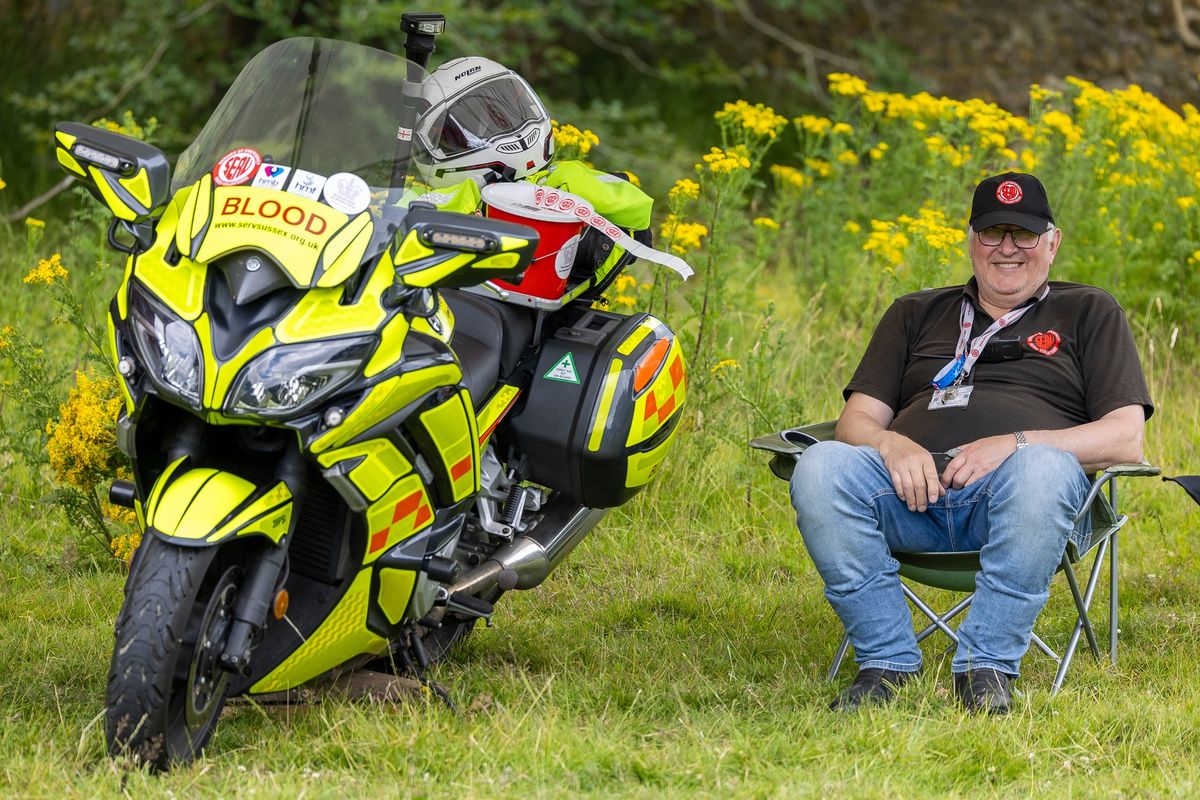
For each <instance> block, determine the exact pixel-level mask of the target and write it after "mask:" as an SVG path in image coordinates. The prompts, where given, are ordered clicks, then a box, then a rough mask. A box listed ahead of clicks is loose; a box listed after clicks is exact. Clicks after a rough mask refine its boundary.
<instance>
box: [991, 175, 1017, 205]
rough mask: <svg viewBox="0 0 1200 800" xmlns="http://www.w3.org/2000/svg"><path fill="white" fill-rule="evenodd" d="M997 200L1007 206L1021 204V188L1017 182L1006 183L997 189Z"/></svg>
mask: <svg viewBox="0 0 1200 800" xmlns="http://www.w3.org/2000/svg"><path fill="white" fill-rule="evenodd" d="M996 199H997V200H999V201H1000V202H1001V203H1004V204H1005V205H1006V206H1011V205H1012V204H1013V203H1019V202H1021V187H1020V186H1018V185H1017V182H1016V181H1005V182H1004V183H1002V184H1000V185H999V186H997V187H996Z"/></svg>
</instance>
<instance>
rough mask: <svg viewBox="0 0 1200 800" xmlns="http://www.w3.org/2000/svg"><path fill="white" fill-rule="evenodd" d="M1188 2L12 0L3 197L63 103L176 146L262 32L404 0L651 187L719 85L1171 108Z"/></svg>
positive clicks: (361, 30) (380, 31)
mask: <svg viewBox="0 0 1200 800" xmlns="http://www.w3.org/2000/svg"><path fill="white" fill-rule="evenodd" d="M1192 2H1193V0H1173V1H1172V0H1139V1H1137V2H1124V1H1123V0H1064V1H1063V2H1056V3H1052V4H1046V3H1040V2H1035V1H1034V0H1017V1H1016V2H1011V3H1008V4H1006V6H1005V10H1004V13H1003V14H1002V15H998V14H996V13H995V11H994V9H993V8H992V7H991V6H990V4H981V3H958V2H947V0H905V1H904V2H879V0H648V1H647V0H603V2H601V0H579V1H578V2H543V1H541V0H508V1H507V2H496V1H495V0H493V1H491V2H487V1H485V2H478V0H476V1H474V2H472V1H471V0H426V2H424V3H418V4H412V3H402V2H395V1H394V0H353V1H351V0H165V1H164V0H123V1H122V2H116V1H115V0H99V2H96V1H95V0H27V1H25V2H14V1H13V0H2V1H0V40H3V41H0V44H2V46H0V75H3V76H4V77H3V81H4V93H3V96H2V97H0V130H2V131H4V136H3V137H0V175H3V178H4V180H5V181H6V182H7V184H8V189H7V191H6V192H4V193H3V194H0V215H8V216H16V215H13V214H12V212H13V211H15V210H19V209H20V208H21V207H22V206H23V205H24V204H25V203H27V202H28V201H29V200H30V199H32V198H34V197H37V196H39V195H41V194H42V193H43V192H45V191H47V190H48V189H50V188H51V187H52V186H54V185H55V184H57V183H58V182H59V181H60V180H61V178H62V175H61V173H60V172H59V171H58V169H57V165H56V164H55V163H54V160H53V155H52V150H51V148H50V140H49V136H48V135H47V132H48V131H49V129H50V128H51V126H52V124H53V123H54V122H55V121H58V120H62V119H76V120H83V121H88V122H91V121H94V120H95V119H98V118H101V117H107V118H110V119H116V118H119V117H120V115H121V114H122V113H123V112H124V111H126V110H129V111H132V113H133V117H134V118H135V119H137V120H143V121H144V120H146V119H147V118H149V117H151V116H153V117H156V118H157V119H158V121H159V128H158V131H157V133H156V135H155V141H156V143H158V144H159V145H160V146H162V147H163V148H164V149H165V150H167V151H168V153H170V154H172V155H174V154H177V153H178V152H179V151H180V150H181V149H182V148H183V147H184V146H185V145H186V143H187V142H188V141H190V139H191V137H192V136H193V135H194V134H195V133H196V132H197V131H198V130H199V127H200V126H201V125H202V124H203V122H204V119H205V117H206V115H207V114H208V112H209V111H210V110H211V109H212V108H213V107H214V106H215V105H216V102H217V100H218V99H219V98H220V96H221V94H222V93H223V92H224V90H225V88H226V87H227V86H228V85H229V83H230V81H232V79H233V77H234V76H235V75H236V73H237V71H238V70H239V69H240V68H241V66H242V65H243V64H245V62H246V61H247V60H248V59H249V58H250V57H251V56H252V55H253V54H254V53H255V52H257V51H258V50H259V49H261V48H262V47H263V46H264V45H266V44H268V43H270V42H272V41H275V40H277V39H280V38H283V37H286V36H292V35H297V34H316V35H321V36H329V37H334V38H343V39H349V40H353V41H359V42H364V43H367V44H371V45H374V46H377V47H380V48H383V49H390V50H393V51H396V50H399V49H400V40H401V36H400V34H399V33H398V31H399V22H400V15H401V13H402V12H404V11H406V10H425V11H439V12H442V13H444V14H445V15H446V16H447V18H448V20H449V24H448V27H447V33H446V35H445V36H444V37H442V39H441V40H440V42H439V48H438V52H437V53H436V54H435V56H434V59H435V63H440V61H441V60H444V59H449V58H452V57H455V56H460V55H476V54H478V55H485V56H488V57H491V58H494V59H496V60H499V61H501V62H503V63H505V64H507V65H508V66H510V67H513V68H514V69H516V70H518V71H519V72H521V73H522V74H523V75H524V76H525V77H526V78H527V79H528V80H529V81H530V82H531V83H532V85H533V86H534V87H535V88H536V89H538V91H539V92H541V93H542V95H543V97H544V99H545V100H546V101H547V104H548V106H549V107H550V108H551V111H552V113H554V115H555V116H556V117H558V118H559V119H564V120H566V121H569V122H574V123H576V124H579V125H581V126H585V125H586V126H587V127H589V128H591V129H593V130H595V131H596V132H597V133H598V134H599V135H600V138H601V139H602V140H603V141H604V142H605V146H606V150H605V152H606V154H607V156H606V159H607V160H608V161H611V162H613V164H612V166H613V167H615V166H622V167H630V168H632V169H634V170H635V171H636V172H638V173H639V175H643V177H646V178H648V180H649V184H648V186H649V188H650V189H652V190H655V191H656V193H657V192H658V191H665V189H666V187H667V186H669V185H670V181H671V180H673V177H672V176H673V175H676V174H678V173H680V172H682V171H684V170H686V168H687V166H688V164H689V163H690V159H691V158H692V156H691V155H690V154H691V153H693V152H694V151H695V150H696V149H697V148H698V147H700V146H702V145H704V144H705V143H707V142H708V141H710V140H711V139H712V138H713V136H714V135H715V133H716V125H715V123H714V122H713V119H712V113H713V111H714V110H716V108H718V107H719V104H720V101H723V100H725V99H731V98H735V97H742V98H746V99H748V100H750V101H751V102H763V103H767V104H768V105H772V106H774V107H775V108H776V109H778V110H780V111H781V112H782V113H784V114H799V113H801V112H804V111H806V110H813V109H817V108H821V107H827V106H828V104H829V97H828V94H827V92H826V90H825V89H824V75H825V74H827V73H829V72H850V73H853V74H855V75H859V76H862V77H864V78H866V79H867V80H868V81H869V82H870V83H871V85H872V87H873V88H876V89H880V90H885V91H908V92H911V91H915V90H918V89H928V90H929V91H931V92H932V93H934V94H935V95H937V94H946V95H949V96H952V97H958V98H967V97H979V98H982V99H985V100H991V101H995V102H997V103H999V104H1000V105H1001V106H1002V107H1005V108H1008V109H1009V110H1012V111H1017V112H1024V111H1025V110H1026V108H1027V102H1028V101H1027V94H1026V93H1027V89H1028V86H1029V85H1030V84H1031V83H1041V84H1042V85H1047V86H1051V87H1056V86H1057V85H1058V84H1060V83H1061V81H1062V79H1063V77H1065V76H1066V75H1071V74H1073V75H1081V76H1083V77H1086V78H1088V79H1089V80H1092V81H1094V82H1096V83H1097V84H1098V85H1100V86H1101V87H1103V88H1113V87H1115V86H1120V85H1125V84H1127V83H1138V84H1139V85H1141V86H1143V87H1144V88H1146V89H1147V90H1148V91H1150V92H1152V93H1154V94H1155V95H1156V96H1158V97H1159V98H1160V99H1162V100H1163V101H1164V102H1166V103H1168V104H1169V105H1172V106H1174V107H1178V106H1179V105H1180V104H1181V103H1182V102H1185V101H1187V100H1190V99H1194V98H1195V97H1196V96H1197V94H1198V92H1197V89H1200V81H1198V79H1197V76H1196V72H1197V67H1196V52H1197V51H1196V50H1195V49H1193V46H1195V45H1200V39H1198V38H1197V37H1196V36H1195V35H1194V34H1192V33H1191V29H1190V27H1189V25H1190V21H1191V16H1189V15H1191V14H1192V13H1193V12H1191V11H1189V10H1188V7H1189V6H1190V4H1191V3H1192ZM62 202H63V206H62V209H60V210H64V211H65V210H67V209H69V208H71V207H73V205H74V201H73V200H66V201H62ZM50 213H51V215H54V214H53V212H50ZM21 216H23V215H21ZM17 221H19V216H18V217H17Z"/></svg>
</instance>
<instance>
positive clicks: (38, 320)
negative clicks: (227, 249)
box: [0, 258, 1200, 797]
mask: <svg viewBox="0 0 1200 800" xmlns="http://www.w3.org/2000/svg"><path fill="white" fill-rule="evenodd" d="M18 261H19V259H7V258H6V259H5V271H4V275H5V277H4V278H3V280H4V282H5V284H6V290H5V291H4V292H3V297H4V298H5V299H4V300H3V301H0V303H2V304H3V311H4V314H3V316H6V317H9V318H11V317H12V315H21V316H20V318H21V319H22V320H24V322H25V323H26V325H30V326H35V327H37V326H46V327H45V330H46V331H48V332H50V333H51V334H52V335H53V336H57V337H58V339H61V340H65V341H61V342H60V346H61V349H60V350H59V351H58V352H57V354H56V356H55V357H56V358H59V359H69V357H70V354H74V353H77V352H78V349H77V347H76V345H77V343H74V344H72V342H71V339H72V331H71V329H69V328H61V327H59V328H53V327H49V320H48V318H47V317H48V315H49V312H47V311H46V309H45V308H44V307H43V306H40V305H38V304H35V303H30V302H29V296H30V295H29V292H30V290H29V289H28V288H21V287H19V280H20V274H21V273H22V271H23V267H22V265H21V264H20V263H18ZM109 280H111V276H110V278H109ZM100 282H103V281H102V280H101V281H100ZM776 300H777V301H779V303H780V308H781V310H779V311H777V318H778V322H779V324H780V327H781V328H782V329H783V330H785V331H787V332H788V337H787V341H789V342H790V344H789V345H787V346H785V348H784V349H783V350H782V351H781V352H779V353H778V354H777V358H779V359H780V360H781V361H780V364H781V370H780V371H781V373H784V374H787V375H789V376H790V375H793V374H807V375H809V376H820V377H819V378H816V377H811V378H810V379H809V380H808V381H807V382H803V383H799V384H796V385H794V386H792V387H791V388H788V387H785V386H780V387H779V391H781V392H785V393H786V394H787V395H788V397H790V398H792V399H791V400H789V401H788V404H793V405H794V406H795V407H796V408H802V409H803V412H802V413H804V415H805V416H806V418H825V417H828V416H830V415H832V414H834V413H835V412H836V409H837V405H836V403H837V396H838V393H837V387H838V385H839V383H840V381H841V380H844V375H845V374H846V372H847V370H848V369H849V367H848V366H847V364H846V363H845V358H846V357H845V356H844V355H840V354H839V351H842V350H844V351H847V352H853V351H855V350H856V349H857V348H858V347H859V346H861V343H862V336H863V332H862V331H861V330H850V329H847V330H844V331H839V330H836V329H834V330H828V329H827V330H823V331H821V332H820V333H818V328H817V327H815V326H817V324H818V323H817V321H816V320H815V319H814V318H813V316H812V315H811V314H808V313H805V311H806V309H805V306H804V304H803V303H802V302H801V298H799V297H795V298H791V299H788V298H786V297H785V298H779V297H776ZM784 309H786V310H784ZM747 328H748V329H750V328H753V326H752V325H749V324H747ZM748 335H750V334H748ZM834 342H838V344H837V345H835V344H834ZM1142 344H1143V350H1144V351H1148V350H1149V342H1148V341H1143V342H1142ZM814 345H815V346H814ZM1161 349H1162V348H1161V344H1160V347H1159V351H1160V353H1161ZM1146 358H1147V363H1148V365H1150V366H1154V365H1158V364H1159V363H1160V361H1161V359H1160V358H1159V357H1158V356H1150V355H1149V354H1148V352H1147V355H1146ZM783 364H788V365H789V366H788V368H787V369H786V370H785V369H783V368H782V365H783ZM1152 382H1153V383H1154V387H1153V388H1154V392H1155V396H1156V399H1157V400H1158V402H1159V404H1160V412H1159V414H1158V416H1157V417H1156V418H1155V419H1154V421H1152V423H1151V424H1150V427H1149V442H1148V448H1147V452H1148V453H1149V454H1150V456H1151V457H1152V458H1153V459H1155V460H1156V461H1158V462H1160V463H1163V464H1164V465H1168V471H1170V472H1173V473H1176V472H1179V471H1186V469H1187V467H1188V466H1189V459H1190V466H1193V467H1194V466H1197V465H1200V462H1198V461H1197V460H1196V459H1195V457H1194V444H1193V443H1192V439H1193V434H1192V430H1193V424H1194V422H1195V419H1196V416H1197V408H1198V407H1197V399H1196V392H1195V388H1196V386H1197V385H1198V382H1197V380H1196V378H1195V375H1194V372H1192V371H1190V370H1185V369H1183V368H1182V367H1181V366H1180V365H1179V364H1175V365H1173V366H1172V367H1171V372H1170V374H1169V375H1166V376H1164V375H1162V374H1157V375H1156V374H1154V373H1153V372H1152ZM709 397H710V398H714V399H711V400H710V403H711V407H709V408H705V407H704V406H703V405H700V404H697V405H695V406H694V407H693V409H692V412H691V414H690V416H689V420H688V428H689V431H688V434H689V435H687V436H684V437H681V439H680V441H679V444H678V446H677V449H676V451H675V453H674V454H673V456H672V458H671V460H670V462H669V463H668V465H667V466H666V468H665V471H664V472H663V474H662V476H661V478H660V479H659V480H658V482H657V483H656V484H655V485H654V486H653V487H652V488H651V489H650V490H649V491H647V492H646V493H644V494H643V495H642V496H640V497H639V498H638V499H637V500H636V501H635V502H633V503H631V504H630V505H629V506H627V507H626V508H624V509H620V510H617V511H615V512H613V513H611V514H610V515H609V517H608V518H607V519H606V521H605V522H604V523H602V525H601V527H600V528H599V529H598V530H597V531H596V532H595V533H593V535H592V536H591V537H590V538H588V539H587V540H585V542H584V543H583V544H582V545H581V546H580V547H579V549H578V550H577V551H576V552H575V554H574V555H573V556H572V557H571V558H570V559H569V560H568V561H567V562H566V563H565V564H564V565H563V567H562V568H560V569H559V570H558V571H557V572H556V573H555V574H553V575H552V576H551V577H550V579H549V580H548V581H547V582H546V583H545V584H543V585H542V586H541V587H539V588H538V589H535V590H533V591H530V592H525V593H513V594H510V595H509V596H507V597H506V598H505V599H504V601H503V602H502V603H501V605H500V606H499V611H498V613H497V615H496V626H495V627H494V628H492V629H480V630H478V631H476V633H475V635H474V636H473V637H472V638H471V639H470V640H469V642H468V643H467V644H466V646H465V647H463V648H462V649H461V650H459V651H458V652H457V653H456V654H455V655H454V657H453V658H452V659H451V660H450V661H449V662H447V663H446V664H444V665H443V666H442V667H441V668H439V669H438V670H437V675H436V677H437V680H438V681H439V682H441V683H442V684H443V685H444V686H446V687H447V688H448V689H449V690H450V692H451V694H452V695H453V697H454V698H455V699H456V701H457V702H458V705H459V707H460V711H459V713H457V714H454V713H451V712H450V711H448V710H447V709H446V708H444V707H442V706H440V705H438V704H436V703H431V702H427V701H425V700H423V699H421V698H419V697H418V698H414V699H412V700H411V701H408V702H398V703H396V702H389V703H380V702H371V701H347V700H328V701H325V702H317V703H313V704H308V705H303V706H295V707H282V706H263V707H259V706H256V705H254V704H242V705H238V706H236V707H231V708H230V709H229V710H227V712H226V715H225V718H224V720H223V722H222V723H221V726H220V727H219V729H218V731H217V734H216V736H215V738H214V740H213V741H212V743H211V745H210V747H209V749H208V752H207V754H206V756H205V757H204V758H203V759H202V760H200V761H198V762H197V763H196V764H195V765H193V766H191V767H189V768H187V769H181V770H178V771H176V772H173V773H171V774H169V775H166V776H161V777H155V776H149V775H147V774H144V773H141V772H136V771H132V772H131V771H125V770H124V769H122V768H121V767H119V766H117V765H114V764H113V763H111V762H110V761H109V760H108V759H107V758H106V756H105V754H104V741H103V721H102V716H101V714H102V711H103V705H104V681H105V674H106V671H107V665H108V659H109V656H110V652H111V645H112V632H111V625H112V620H113V618H114V616H115V614H116V611H117V608H118V606H119V604H120V600H121V584H122V573H121V571H120V569H119V568H117V567H116V566H115V565H108V566H104V562H99V563H100V566H94V561H93V560H91V559H88V558H84V557H83V555H84V554H85V553H86V548H85V549H84V550H83V551H81V550H80V547H81V545H80V543H79V536H78V534H77V533H76V532H74V531H73V530H71V529H70V528H69V527H68V526H67V525H66V524H65V522H64V521H63V519H62V517H61V514H60V513H59V512H58V511H57V509H54V508H52V507H49V506H46V505H45V504H43V503H40V502H39V501H38V498H39V496H40V495H41V494H43V493H44V492H45V491H46V489H47V488H48V487H47V486H46V485H45V483H44V482H40V481H39V480H36V479H33V478H30V477H29V476H28V475H22V474H21V472H20V470H16V469H10V470H9V471H8V472H7V473H6V474H5V476H4V478H3V483H2V484H0V485H2V486H3V492H4V495H5V500H6V502H5V503H4V504H3V507H2V508H0V531H3V535H0V586H2V587H3V589H2V591H0V721H2V724H0V794H4V795H9V794H11V795H22V796H54V797H59V796H63V795H68V796H93V795H109V796H114V795H117V794H119V793H121V792H126V793H128V794H129V795H130V796H147V795H149V796H185V795H186V796H213V797H216V796H281V795H284V794H297V795H303V796H306V797H335V796H346V795H360V794H362V795H365V794H367V793H368V792H374V793H378V792H387V793H390V794H396V795H401V796H409V795H412V796H441V795H449V794H454V795H460V796H467V797H474V796H494V795H496V794H497V793H499V792H504V793H506V794H512V795H518V796H568V795H570V796H574V795H593V796H602V797H608V796H614V795H616V796H624V795H632V796H662V795H668V796H672V795H673V796H682V795H688V796H691V795H702V796H730V795H737V796H763V797H772V796H780V797H805V796H821V797H826V796H834V797H861V796H866V797H897V796H902V797H914V796H924V795H931V794H933V795H951V796H956V795H957V796H1000V797H1011V796H1022V795H1035V794H1036V795H1041V794H1045V793H1049V792H1055V791H1063V790H1066V791H1069V792H1073V793H1076V794H1079V795H1081V796H1109V795H1112V796H1162V795H1171V794H1175V795H1179V796H1193V795H1194V794H1195V793H1196V792H1197V791H1200V769H1198V768H1197V766H1196V763H1197V758H1196V756H1197V755H1198V754H1197V752H1196V751H1197V749H1198V746H1197V744H1196V741H1197V740H1196V737H1195V735H1194V730H1195V727H1196V723H1197V721H1198V720H1200V674H1198V673H1200V669H1198V668H1197V666H1196V663H1197V661H1198V660H1200V612H1198V609H1200V603H1198V602H1197V600H1198V597H1197V595H1198V593H1200V578H1197V569H1196V567H1195V565H1196V563H1197V562H1196V547H1195V544H1194V542H1195V536H1194V533H1193V532H1194V530H1195V525H1196V522H1197V518H1196V514H1195V513H1194V512H1193V509H1192V507H1191V503H1190V501H1189V500H1187V499H1186V498H1185V496H1184V495H1183V493H1182V492H1179V491H1178V490H1175V489H1172V488H1170V487H1168V486H1167V485H1165V484H1162V483H1160V482H1159V481H1157V480H1146V479H1143V480H1140V481H1130V482H1127V483H1126V485H1124V486H1123V487H1122V489H1123V495H1124V498H1125V500H1126V507H1127V508H1128V509H1130V510H1131V511H1132V514H1133V521H1132V523H1131V525H1130V527H1129V528H1128V529H1127V530H1128V533H1127V534H1125V535H1124V537H1123V539H1122V545H1123V548H1122V555H1123V558H1124V572H1123V575H1122V584H1121V585H1122V589H1123V600H1124V607H1125V616H1124V618H1123V620H1122V623H1121V635H1122V645H1121V661H1120V665H1119V667H1118V668H1117V669H1115V670H1113V669H1109V668H1107V667H1100V666H1097V665H1096V664H1095V663H1094V662H1093V660H1092V659H1091V657H1090V656H1089V655H1087V654H1086V651H1082V652H1081V653H1080V656H1079V657H1078V659H1077V661H1076V668H1075V669H1074V671H1073V674H1072V676H1071V677H1070V678H1069V681H1068V685H1067V687H1066V688H1065V689H1064V691H1062V692H1061V693H1060V694H1059V695H1057V696H1056V697H1050V696H1049V693H1048V687H1049V683H1050V680H1051V678H1052V676H1053V673H1054V664H1053V663H1052V662H1050V661H1049V660H1048V659H1046V658H1045V657H1042V656H1040V655H1038V654H1030V655H1029V656H1028V657H1027V659H1026V662H1025V673H1024V675H1023V677H1022V679H1021V681H1020V682H1019V684H1018V685H1019V687H1020V688H1021V689H1022V690H1023V696H1022V697H1021V698H1020V700H1019V703H1018V706H1017V709H1016V712H1015V713H1014V714H1012V715H1011V716H1010V717H1008V718H1004V719H986V718H974V717H970V716H967V715H965V714H964V713H963V712H961V711H960V710H959V709H958V708H957V707H956V705H955V704H954V702H953V698H952V696H951V694H950V692H949V686H950V677H949V661H948V657H946V656H943V654H942V653H941V650H940V648H942V647H944V644H945V643H944V640H943V641H938V640H936V639H933V640H930V642H929V643H928V644H927V650H926V652H927V656H928V659H927V668H926V672H925V674H924V676H923V678H922V680H921V681H920V682H919V684H918V685H916V686H913V687H912V688H910V689H906V690H905V692H904V695H903V697H902V699H901V700H900V701H899V702H897V703H896V704H895V705H893V706H891V707H888V708H886V709H879V710H870V711H866V712H864V713H859V714H853V715H849V716H839V715H834V714H831V713H830V712H828V711H827V710H826V703H827V702H828V700H829V699H830V697H831V696H832V694H833V692H834V686H833V685H832V684H830V683H829V682H827V681H826V680H825V678H824V672H825V669H826V667H827V665H828V662H829V659H830V658H831V657H832V655H833V652H834V649H835V647H836V644H837V640H838V636H839V629H838V626H837V623H836V620H835V618H834V617H833V614H832V612H831V611H830V610H829V608H828V606H827V605H826V603H825V601H824V599H823V597H822V595H821V590H820V584H819V581H818V580H817V578H816V576H815V574H814V571H813V568H812V566H811V563H810V562H809V561H808V559H807V556H806V555H805V553H804V551H803V547H802V545H801V543H800V541H799V537H798V536H797V534H796V532H795V530H794V527H793V525H792V522H791V513H790V508H789V507H788V505H787V498H786V491H785V487H784V484H783V483H782V482H780V481H778V480H777V479H775V478H773V477H772V476H770V474H769V473H768V472H767V470H766V469H765V463H764V460H763V459H761V458H760V457H758V456H757V455H755V454H753V453H751V452H749V451H748V450H747V448H745V447H744V446H742V445H741V444H739V443H740V442H741V441H743V440H744V437H743V436H742V433H743V432H755V431H759V432H761V430H762V423H761V422H759V421H758V420H756V419H755V418H754V416H755V415H751V414H749V413H738V412H737V408H738V406H736V405H735V404H732V403H730V402H728V398H726V397H725V396H723V395H721V394H720V393H719V392H716V391H712V392H710V393H709ZM785 405H787V404H785ZM720 415H728V418H727V419H725V418H722V417H721V416H720ZM779 421H780V423H785V422H788V421H791V420H788V419H781V420H779ZM943 599H944V598H943ZM1103 600H1104V595H1103V592H1101V593H1100V594H1099V595H1098V598H1097V602H1098V603H1101V602H1103ZM1100 617H1101V618H1102V617H1103V614H1101V615H1100ZM1071 623H1072V607H1071V604H1070V598H1069V594H1068V593H1067V591H1066V587H1065V584H1062V585H1059V586H1058V590H1057V591H1056V592H1055V593H1054V595H1053V597H1052V600H1051V603H1050V606H1049V607H1048V609H1047V611H1046V613H1045V614H1043V617H1042V622H1041V626H1040V628H1039V630H1040V631H1041V632H1042V634H1043V636H1044V638H1047V639H1048V640H1049V641H1050V642H1051V644H1060V643H1061V642H1062V641H1063V639H1064V638H1065V636H1066V635H1067V634H1068V633H1069V630H1070V625H1071ZM1101 635H1103V634H1101ZM852 671H853V668H852V667H850V666H847V667H846V668H845V669H844V670H843V675H842V678H841V680H842V681H845V680H847V679H848V677H849V676H850V674H852Z"/></svg>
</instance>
